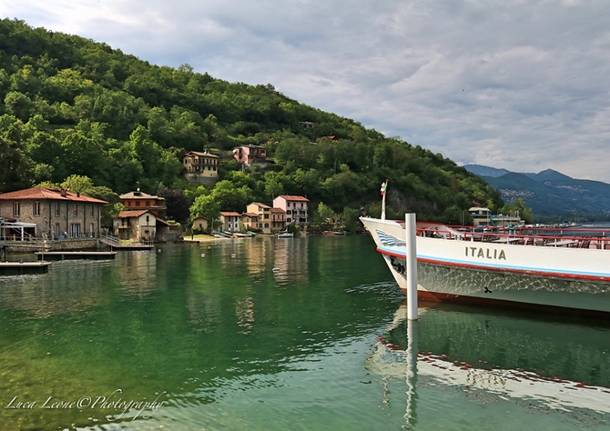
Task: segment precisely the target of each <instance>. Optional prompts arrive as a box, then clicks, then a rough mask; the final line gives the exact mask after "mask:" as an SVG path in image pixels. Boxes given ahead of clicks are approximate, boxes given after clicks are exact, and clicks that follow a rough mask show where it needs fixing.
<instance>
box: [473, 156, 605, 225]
mask: <svg viewBox="0 0 610 431" xmlns="http://www.w3.org/2000/svg"><path fill="white" fill-rule="evenodd" d="M464 169H466V170H467V171H469V172H471V173H473V174H475V175H478V176H479V177H480V178H482V179H484V180H485V181H486V182H487V183H488V184H490V185H491V186H492V187H494V188H495V189H496V190H498V191H499V192H500V194H501V195H502V198H503V199H504V200H505V201H508V202H511V201H515V200H516V199H518V198H522V199H523V200H524V201H525V204H526V205H527V206H529V207H530V208H532V210H533V211H534V213H535V215H536V216H537V217H538V218H541V219H552V218H565V217H568V218H573V219H591V220H608V219H610V184H607V183H604V182H601V181H594V180H584V179H578V178H573V177H571V176H569V175H565V174H563V173H561V172H559V171H557V170H554V169H544V170H542V171H540V172H537V173H528V172H513V171H509V170H507V169H498V168H494V167H490V166H485V165H465V166H464ZM489 173H491V174H492V175H486V174H489Z"/></svg>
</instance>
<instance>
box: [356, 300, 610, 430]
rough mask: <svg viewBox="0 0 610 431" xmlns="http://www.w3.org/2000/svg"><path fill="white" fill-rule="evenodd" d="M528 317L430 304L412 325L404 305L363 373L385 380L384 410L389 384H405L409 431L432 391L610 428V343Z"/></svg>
mask: <svg viewBox="0 0 610 431" xmlns="http://www.w3.org/2000/svg"><path fill="white" fill-rule="evenodd" d="M529 317H530V316H526V315H514V314H513V315H510V316H509V315H503V314H501V313H500V314H499V313H498V312H485V311H481V309H477V308H471V307H461V306H446V305H443V306H440V307H439V306H428V305H426V306H424V307H422V308H421V309H420V319H419V321H416V322H410V321H407V320H406V303H403V304H401V306H400V307H399V308H398V310H397V311H396V313H395V315H394V318H393V321H392V322H391V323H390V324H389V325H388V327H387V328H386V331H385V332H384V334H383V336H381V337H380V338H379V340H378V342H377V343H376V345H375V347H374V351H373V353H372V354H371V356H370V357H369V358H368V359H367V363H366V366H367V369H368V370H369V371H371V372H372V373H374V374H376V375H378V376H380V377H381V378H382V379H383V380H384V382H385V384H384V393H383V399H384V403H385V404H388V403H389V402H390V401H391V397H392V395H391V394H392V391H391V386H392V382H394V383H398V384H399V385H403V384H404V385H405V388H406V398H405V403H406V404H405V414H404V419H405V422H404V423H405V427H406V429H415V428H416V425H417V422H418V421H417V418H418V415H417V412H418V402H417V400H418V392H422V391H426V390H427V388H430V387H434V388H435V389H436V390H439V388H441V390H442V391H443V392H446V391H458V393H460V394H461V395H462V397H463V401H464V402H466V403H476V404H479V405H482V406H486V407H490V408H491V406H494V405H498V404H500V405H503V404H510V405H511V408H512V409H516V410H517V411H522V412H524V414H525V413H530V414H531V413H533V414H544V415H555V416H557V415H559V416H560V417H562V418H563V419H562V420H566V421H572V422H574V424H578V426H580V427H583V426H584V427H600V426H606V425H607V424H608V423H610V361H609V360H608V354H609V352H610V340H609V339H608V337H607V336H605V337H603V336H600V335H601V334H596V331H595V330H593V331H592V328H590V327H587V326H584V325H579V324H576V323H559V322H555V321H546V320H540V319H533V318H529ZM599 330H600V331H601V332H602V333H604V332H607V328H604V327H600V328H599ZM466 408H470V409H472V407H466ZM551 417H552V416H551Z"/></svg>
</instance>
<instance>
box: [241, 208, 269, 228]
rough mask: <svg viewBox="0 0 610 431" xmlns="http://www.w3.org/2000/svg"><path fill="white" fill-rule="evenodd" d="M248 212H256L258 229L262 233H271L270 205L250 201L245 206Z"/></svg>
mask: <svg viewBox="0 0 610 431" xmlns="http://www.w3.org/2000/svg"><path fill="white" fill-rule="evenodd" d="M246 212H247V213H249V214H258V229H259V230H260V231H261V232H262V233H271V207H270V206H269V205H265V204H263V203H260V202H252V203H251V204H249V205H248V206H247V207H246Z"/></svg>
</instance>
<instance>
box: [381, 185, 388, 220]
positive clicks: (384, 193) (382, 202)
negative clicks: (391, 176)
mask: <svg viewBox="0 0 610 431" xmlns="http://www.w3.org/2000/svg"><path fill="white" fill-rule="evenodd" d="M387 189H388V180H385V182H383V184H381V220H385V195H386V191H387Z"/></svg>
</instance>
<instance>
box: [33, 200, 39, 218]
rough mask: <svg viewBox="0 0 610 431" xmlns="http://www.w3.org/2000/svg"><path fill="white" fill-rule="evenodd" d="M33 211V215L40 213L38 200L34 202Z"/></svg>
mask: <svg viewBox="0 0 610 431" xmlns="http://www.w3.org/2000/svg"><path fill="white" fill-rule="evenodd" d="M33 212H34V215H35V216H39V215H40V202H34V209H33Z"/></svg>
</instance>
